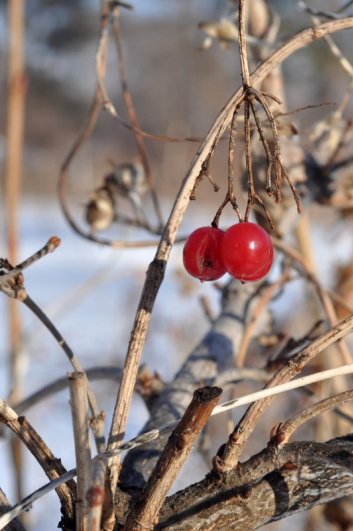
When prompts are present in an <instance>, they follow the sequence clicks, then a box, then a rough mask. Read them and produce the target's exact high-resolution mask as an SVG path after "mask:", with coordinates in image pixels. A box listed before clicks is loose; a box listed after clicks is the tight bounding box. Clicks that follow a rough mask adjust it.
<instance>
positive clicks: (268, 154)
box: [249, 100, 273, 192]
mask: <svg viewBox="0 0 353 531" xmlns="http://www.w3.org/2000/svg"><path fill="white" fill-rule="evenodd" d="M249 103H250V107H251V110H252V114H253V116H254V120H255V124H256V129H257V131H258V133H259V137H260V140H261V143H262V147H263V149H264V152H265V155H266V190H267V192H269V191H271V188H272V184H271V181H272V166H273V161H272V154H271V151H270V147H269V145H268V142H267V140H266V138H265V134H264V132H263V129H262V125H261V121H260V118H259V116H258V113H257V110H256V104H255V103H254V101H253V100H250V101H249Z"/></svg>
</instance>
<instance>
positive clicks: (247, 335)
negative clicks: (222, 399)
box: [236, 272, 290, 367]
mask: <svg viewBox="0 0 353 531" xmlns="http://www.w3.org/2000/svg"><path fill="white" fill-rule="evenodd" d="M289 278H290V275H289V273H288V272H286V273H283V275H281V277H280V278H279V279H278V280H277V281H276V282H273V283H272V284H270V285H269V286H266V287H265V288H264V290H263V294H262V297H261V298H260V299H259V301H258V303H257V305H256V307H255V308H254V309H253V312H252V315H251V317H250V318H249V319H248V321H247V324H246V326H245V329H244V334H243V337H242V339H241V343H240V346H239V350H238V353H237V358H236V365H237V367H243V365H244V361H245V356H246V353H247V350H248V348H249V344H250V341H251V338H252V336H253V333H254V330H255V328H256V324H257V321H258V319H259V317H260V315H261V314H262V312H263V311H264V310H265V309H266V308H267V307H268V304H269V302H270V301H271V300H272V297H273V296H274V294H275V293H276V291H277V290H278V289H281V287H282V286H283V285H284V284H285V283H286V282H287V280H289Z"/></svg>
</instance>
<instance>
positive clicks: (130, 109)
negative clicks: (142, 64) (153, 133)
mask: <svg viewBox="0 0 353 531" xmlns="http://www.w3.org/2000/svg"><path fill="white" fill-rule="evenodd" d="M117 11H118V13H117V16H114V17H113V25H112V30H113V37H114V40H115V45H116V50H117V54H118V68H119V77H120V84H121V89H122V93H123V98H124V102H125V107H126V110H127V113H128V116H129V120H130V123H131V125H132V127H133V135H134V138H135V143H136V147H137V150H138V152H139V155H140V159H141V162H142V166H143V169H144V173H145V177H146V181H147V182H148V184H149V188H150V192H151V197H152V201H153V206H154V210H155V212H156V215H157V219H158V222H159V226H160V227H161V228H162V227H163V225H164V222H163V217H162V212H161V207H160V204H159V200H158V196H157V193H156V191H155V189H154V186H153V176H152V172H151V166H150V163H149V160H148V156H147V152H146V148H145V143H144V140H143V136H142V135H140V134H139V133H138V132H137V130H138V129H140V127H139V123H138V120H137V114H136V109H135V105H134V102H133V99H132V96H131V92H130V91H129V88H128V83H127V76H126V69H125V61H124V54H123V48H122V45H121V38H120V23H119V10H117Z"/></svg>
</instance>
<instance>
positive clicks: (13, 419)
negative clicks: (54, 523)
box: [0, 400, 76, 518]
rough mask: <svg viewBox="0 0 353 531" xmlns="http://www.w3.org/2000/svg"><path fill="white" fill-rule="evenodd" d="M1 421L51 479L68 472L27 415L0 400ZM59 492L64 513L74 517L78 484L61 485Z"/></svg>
mask: <svg viewBox="0 0 353 531" xmlns="http://www.w3.org/2000/svg"><path fill="white" fill-rule="evenodd" d="M0 422H2V423H3V424H5V426H7V427H8V428H9V429H10V430H11V431H12V432H13V433H14V434H15V435H16V436H17V438H18V439H19V440H20V441H22V442H23V444H24V445H25V446H26V447H27V448H28V450H29V451H30V452H31V454H32V455H33V457H34V458H35V459H36V460H37V461H38V463H39V464H40V466H41V467H42V469H43V471H44V472H45V474H46V475H47V476H48V478H49V479H51V480H53V479H57V478H58V477H59V476H61V475H62V474H64V473H65V472H66V470H65V468H64V467H63V465H62V464H61V461H60V460H59V459H57V458H56V457H55V456H54V455H53V454H52V452H51V450H50V449H49V448H48V447H47V445H46V444H45V442H44V441H43V440H42V439H41V437H40V436H39V435H38V433H37V432H36V431H35V430H34V428H33V427H32V426H31V425H30V424H29V422H28V421H27V420H26V419H25V417H19V416H18V415H17V413H16V412H15V411H14V410H13V409H12V408H11V407H10V406H9V405H8V404H7V403H6V402H4V401H2V400H0ZM56 491H57V494H58V496H59V499H60V501H61V504H62V508H63V511H64V515H66V516H67V517H68V518H73V516H74V513H75V507H74V499H75V496H76V484H75V482H74V481H68V482H67V483H65V484H63V485H60V486H59V487H58V488H57V489H56Z"/></svg>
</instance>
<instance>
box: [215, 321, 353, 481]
mask: <svg viewBox="0 0 353 531" xmlns="http://www.w3.org/2000/svg"><path fill="white" fill-rule="evenodd" d="M352 330H353V316H350V317H348V318H347V319H345V320H344V321H342V322H341V323H339V324H337V325H336V326H334V327H332V328H330V330H328V331H327V332H325V333H324V334H322V335H321V336H320V337H318V338H317V339H315V340H314V341H313V342H312V343H311V344H310V345H308V346H307V347H306V348H304V349H303V350H301V351H300V352H298V353H297V354H295V355H294V356H293V357H292V358H290V359H289V360H287V361H286V362H285V363H283V365H282V366H281V367H280V368H279V369H278V370H277V371H276V373H275V374H274V376H273V377H272V378H271V380H270V381H269V382H268V383H267V384H266V386H265V389H268V388H270V387H273V386H275V385H278V384H280V383H283V382H288V381H289V380H292V378H293V377H294V376H295V375H296V374H299V373H300V372H301V370H302V369H303V367H304V366H305V365H307V364H308V363H309V361H311V360H312V359H313V358H314V357H315V356H316V355H317V354H319V353H320V352H321V351H322V350H324V349H325V348H326V347H328V346H329V345H331V344H333V343H335V342H336V341H338V340H339V339H341V338H342V337H344V336H345V335H347V334H348V333H350V332H351V331H352ZM272 400H273V398H272V397H268V398H265V399H264V400H259V401H258V402H256V403H254V404H253V405H251V406H250V407H249V408H248V410H247V411H246V413H245V414H244V415H243V417H242V419H241V420H240V422H239V423H238V425H237V426H236V428H235V429H234V431H233V432H232V433H231V435H230V436H229V439H228V442H227V444H226V446H225V448H224V451H223V452H222V455H221V456H217V457H216V458H215V459H214V468H215V469H216V470H217V471H219V472H223V471H226V470H230V469H231V468H234V467H235V466H236V465H237V463H238V460H239V457H240V455H241V453H242V451H243V448H244V446H245V444H246V442H247V440H248V438H249V436H250V434H251V433H252V431H253V429H254V427H255V424H256V422H257V420H258V418H259V417H260V415H261V414H262V413H263V411H264V410H265V409H266V408H267V407H268V406H269V405H270V403H271V402H272Z"/></svg>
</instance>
